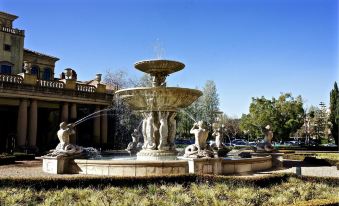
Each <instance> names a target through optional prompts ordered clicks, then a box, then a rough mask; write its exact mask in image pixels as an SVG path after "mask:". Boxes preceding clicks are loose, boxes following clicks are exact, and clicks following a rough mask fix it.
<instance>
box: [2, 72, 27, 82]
mask: <svg viewBox="0 0 339 206" xmlns="http://www.w3.org/2000/svg"><path fill="white" fill-rule="evenodd" d="M0 82H8V83H14V84H22V82H23V78H22V76H19V75H10V74H0Z"/></svg>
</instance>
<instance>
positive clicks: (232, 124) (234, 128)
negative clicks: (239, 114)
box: [220, 115, 242, 140]
mask: <svg viewBox="0 0 339 206" xmlns="http://www.w3.org/2000/svg"><path fill="white" fill-rule="evenodd" d="M220 123H221V125H223V133H224V135H225V136H226V137H227V139H228V140H230V139H231V138H237V137H240V136H241V134H242V132H241V130H240V119H239V118H236V117H229V116H227V115H223V116H222V118H221V121H220Z"/></svg>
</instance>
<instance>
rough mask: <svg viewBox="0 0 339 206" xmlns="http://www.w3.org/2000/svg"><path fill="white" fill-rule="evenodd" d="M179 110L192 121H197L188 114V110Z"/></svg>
mask: <svg viewBox="0 0 339 206" xmlns="http://www.w3.org/2000/svg"><path fill="white" fill-rule="evenodd" d="M180 112H183V113H184V114H186V115H187V116H188V117H189V118H191V119H192V120H193V121H194V122H197V121H196V120H195V119H194V118H193V117H192V115H191V114H189V113H188V112H186V111H185V110H182V109H181V110H180Z"/></svg>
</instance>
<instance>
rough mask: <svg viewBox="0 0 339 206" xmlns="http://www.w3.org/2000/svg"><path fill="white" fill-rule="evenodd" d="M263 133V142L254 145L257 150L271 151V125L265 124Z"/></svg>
mask: <svg viewBox="0 0 339 206" xmlns="http://www.w3.org/2000/svg"><path fill="white" fill-rule="evenodd" d="M263 133H264V134H265V138H264V142H263V143H259V144H258V145H257V147H256V151H257V152H272V151H273V150H274V148H273V146H272V139H273V131H272V130H271V126H270V125H267V126H266V127H265V128H264V131H263Z"/></svg>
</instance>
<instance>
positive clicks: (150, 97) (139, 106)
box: [115, 87, 202, 111]
mask: <svg viewBox="0 0 339 206" xmlns="http://www.w3.org/2000/svg"><path fill="white" fill-rule="evenodd" d="M115 93H116V94H117V95H119V97H120V98H121V99H122V100H123V101H124V102H126V103H127V104H128V105H130V106H131V107H132V109H133V110H139V111H140V110H142V111H176V110H177V109H181V108H185V107H188V106H189V105H191V104H192V103H193V102H194V101H195V100H197V99H198V98H199V97H200V96H201V95H202V92H201V91H199V90H196V89H188V88H179V87H137V88H132V89H122V90H118V91H116V92H115Z"/></svg>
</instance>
